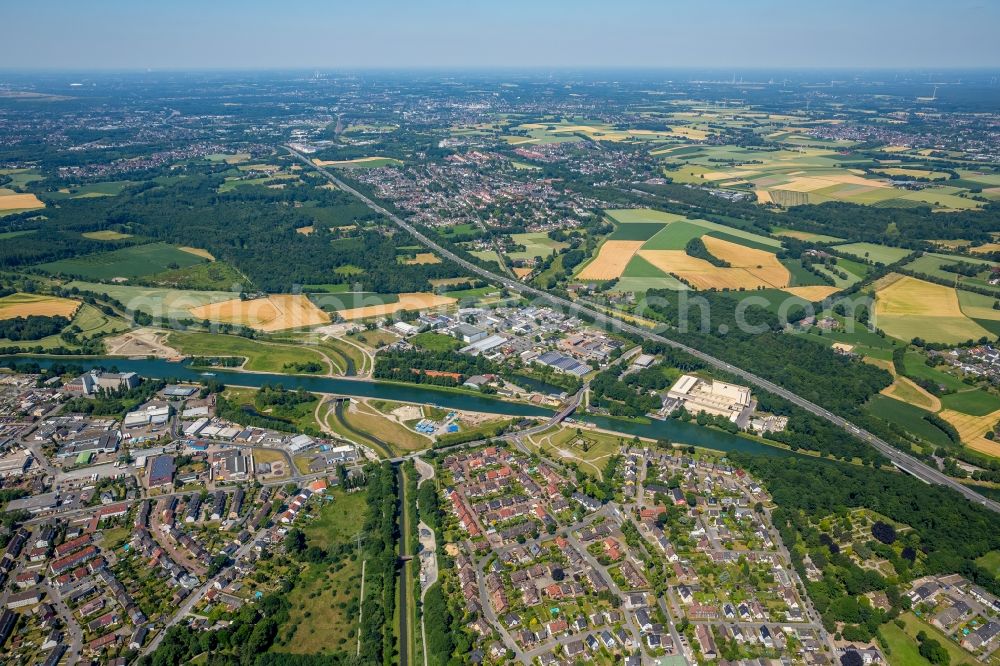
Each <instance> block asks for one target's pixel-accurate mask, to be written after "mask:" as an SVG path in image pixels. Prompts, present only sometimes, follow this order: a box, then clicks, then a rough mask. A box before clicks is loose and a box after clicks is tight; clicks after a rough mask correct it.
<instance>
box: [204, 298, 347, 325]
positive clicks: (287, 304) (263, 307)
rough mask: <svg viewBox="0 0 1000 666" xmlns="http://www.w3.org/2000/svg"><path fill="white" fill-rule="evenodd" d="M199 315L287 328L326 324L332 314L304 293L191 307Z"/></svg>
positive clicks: (242, 323) (234, 321) (235, 322)
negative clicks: (315, 303) (317, 305)
mask: <svg viewBox="0 0 1000 666" xmlns="http://www.w3.org/2000/svg"><path fill="white" fill-rule="evenodd" d="M190 312H191V314H192V315H193V316H195V317H197V318H198V319H208V320H209V321H217V322H222V323H226V324H239V325H243V326H249V327H250V328H254V329H257V330H258V331H265V332H270V331H283V330H286V329H290V328H302V327H305V326H316V325H317V324H326V323H328V322H329V321H330V317H329V315H327V314H326V313H325V312H323V311H322V310H320V309H319V308H318V307H316V306H315V305H314V304H313V302H312V301H310V300H309V299H308V298H306V297H305V296H303V295H302V294H277V295H272V296H268V297H267V298H255V299H253V300H249V301H243V300H240V299H238V298H234V299H232V300H229V301H222V302H221V303H209V304H207V305H201V306H199V307H196V308H191V310H190Z"/></svg>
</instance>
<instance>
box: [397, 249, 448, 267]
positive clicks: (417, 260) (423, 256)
mask: <svg viewBox="0 0 1000 666" xmlns="http://www.w3.org/2000/svg"><path fill="white" fill-rule="evenodd" d="M403 263H405V264H407V265H410V266H413V265H422V264H440V263H441V259H440V258H439V257H438V256H437V255H436V254H434V253H433V252H418V253H417V254H416V255H415V256H414V257H413V258H412V259H407V260H406V261H404V262H403Z"/></svg>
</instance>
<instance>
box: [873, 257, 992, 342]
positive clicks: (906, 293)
mask: <svg viewBox="0 0 1000 666" xmlns="http://www.w3.org/2000/svg"><path fill="white" fill-rule="evenodd" d="M874 315H875V324H876V325H877V326H878V327H879V328H881V329H882V330H884V331H885V332H886V334H887V335H890V336H892V337H894V338H896V339H898V340H903V341H909V340H912V339H913V338H916V337H919V338H923V339H924V340H927V341H929V342H943V343H949V344H957V343H960V342H965V341H967V340H978V339H979V338H981V337H983V336H986V337H991V334H990V331H988V330H987V329H985V328H983V327H982V326H980V325H979V324H978V323H976V322H975V321H973V320H972V319H971V318H969V317H968V316H966V315H965V313H963V312H962V307H961V304H960V303H959V298H958V294H957V292H956V290H955V289H954V288H953V287H945V286H943V285H939V284H934V283H932V282H926V281H924V280H918V279H916V278H912V277H909V276H905V275H899V274H890V275H888V276H886V277H885V278H882V279H881V280H879V282H878V283H877V284H876V291H875V312H874Z"/></svg>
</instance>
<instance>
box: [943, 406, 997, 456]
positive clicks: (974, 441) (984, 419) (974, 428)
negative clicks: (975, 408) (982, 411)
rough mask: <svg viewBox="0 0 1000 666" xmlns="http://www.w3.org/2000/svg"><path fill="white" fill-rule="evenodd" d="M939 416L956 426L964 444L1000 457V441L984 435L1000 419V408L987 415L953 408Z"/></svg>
mask: <svg viewBox="0 0 1000 666" xmlns="http://www.w3.org/2000/svg"><path fill="white" fill-rule="evenodd" d="M939 416H940V417H941V418H943V419H944V420H945V421H947V422H948V423H950V424H952V425H953V426H955V429H956V430H958V434H959V436H960V437H961V439H962V443H963V444H965V445H966V446H968V447H969V448H972V449H975V450H976V451H980V452H982V453H986V454H989V455H991V456H998V457H1000V442H995V441H990V440H988V439H986V437H984V435H985V434H986V432H987V431H988V430H991V429H992V428H993V426H994V425H995V424H996V422H997V421H998V420H1000V410H997V411H995V412H991V413H989V414H987V415H986V416H971V415H969V414H963V413H961V412H956V411H954V410H952V409H945V410H942V411H941V413H940V414H939Z"/></svg>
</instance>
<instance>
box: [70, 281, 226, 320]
mask: <svg viewBox="0 0 1000 666" xmlns="http://www.w3.org/2000/svg"><path fill="white" fill-rule="evenodd" d="M66 287H67V288H70V289H71V288H73V287H76V288H77V289H81V290H84V291H93V292H96V293H99V294H106V295H107V296H108V297H110V298H113V299H115V300H117V301H119V302H121V303H123V304H124V305H125V307H126V309H128V310H138V311H142V312H145V313H146V314H149V315H152V316H154V317H169V318H172V319H190V318H191V309H192V308H197V307H199V306H203V305H207V304H210V303H219V302H222V301H228V300H230V299H232V298H233V297H234V296H235V295H236V294H234V293H233V292H230V291H195V290H188V289H165V288H163V289H161V288H155V287H139V286H133V285H124V284H100V283H95V282H82V281H77V280H74V281H73V282H69V283H68V284H67V285H66Z"/></svg>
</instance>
